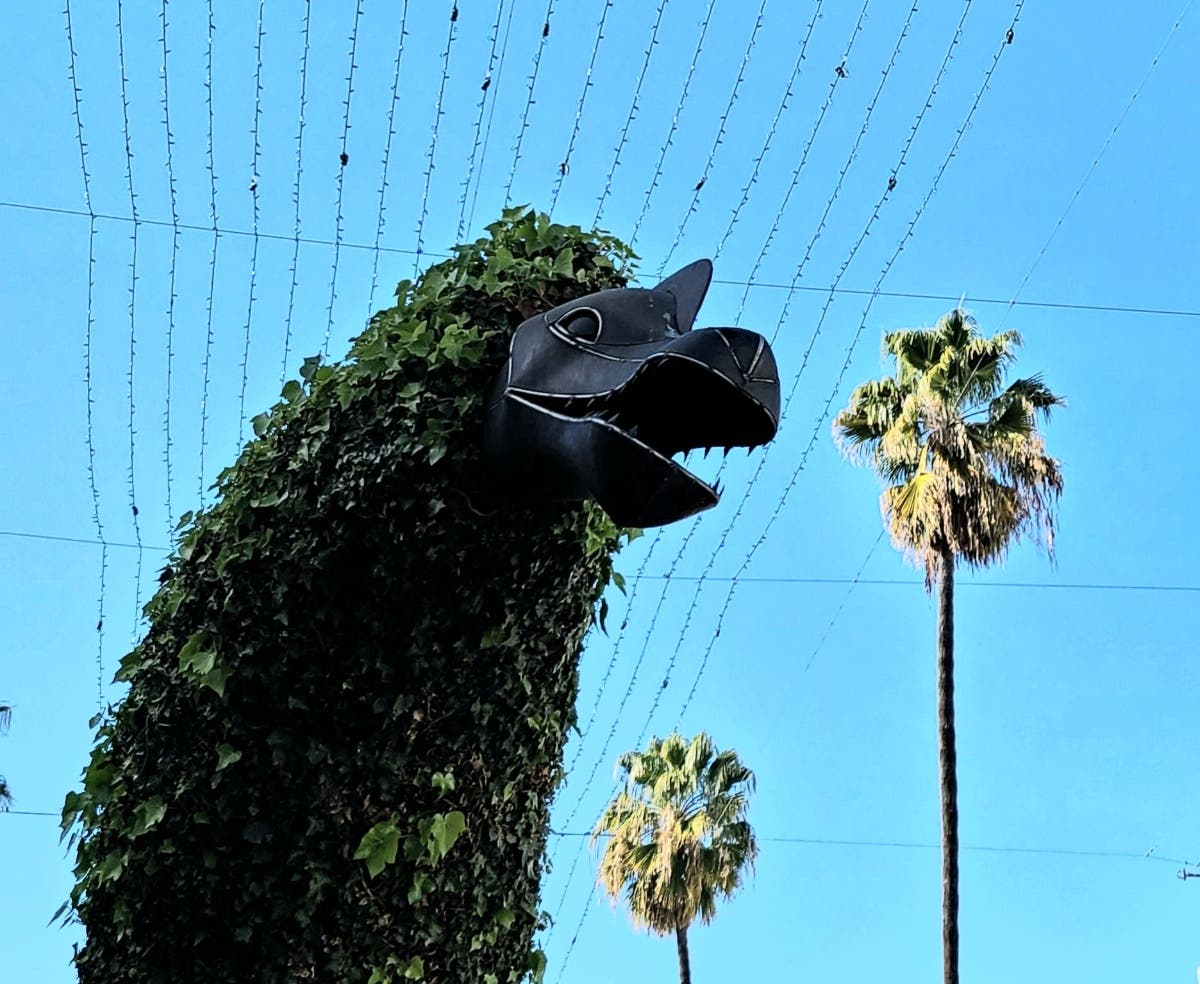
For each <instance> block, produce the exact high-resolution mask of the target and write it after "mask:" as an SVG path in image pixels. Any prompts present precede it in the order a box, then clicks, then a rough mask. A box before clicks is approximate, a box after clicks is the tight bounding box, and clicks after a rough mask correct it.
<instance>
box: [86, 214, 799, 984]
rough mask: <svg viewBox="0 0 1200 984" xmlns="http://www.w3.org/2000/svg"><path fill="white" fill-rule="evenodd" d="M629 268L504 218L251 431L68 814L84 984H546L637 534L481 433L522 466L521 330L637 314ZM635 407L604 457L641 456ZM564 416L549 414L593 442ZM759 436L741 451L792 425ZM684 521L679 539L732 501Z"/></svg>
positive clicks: (162, 590) (164, 598)
mask: <svg viewBox="0 0 1200 984" xmlns="http://www.w3.org/2000/svg"><path fill="white" fill-rule="evenodd" d="M631 260H632V254H631V252H630V251H629V250H628V249H627V248H626V247H625V246H623V245H622V244H621V243H619V242H618V241H617V240H615V239H613V238H611V237H609V236H607V235H604V234H599V233H584V232H583V231H582V230H581V229H580V228H579V227H577V226H564V225H558V224H553V223H551V222H550V221H549V220H548V219H547V218H546V217H545V216H543V215H537V214H534V213H533V212H531V211H529V210H527V209H524V208H516V209H508V210H506V211H505V212H504V215H503V217H502V219H501V220H500V221H498V222H496V223H494V224H493V225H491V226H489V227H488V236H487V237H485V238H483V239H480V240H478V241H477V242H474V243H471V244H468V245H464V246H459V247H457V248H456V249H455V250H454V252H453V255H452V257H451V258H450V259H448V260H446V261H444V262H442V263H439V264H436V265H435V266H433V267H431V268H430V269H429V270H427V271H426V272H425V273H424V275H423V276H422V277H421V278H420V279H419V280H418V281H417V282H415V283H413V282H409V281H404V282H402V283H401V284H400V285H399V287H398V288H397V292H396V293H397V298H398V303H397V305H396V306H395V307H392V308H389V309H387V310H384V311H381V312H380V313H378V314H377V315H375V316H374V318H372V320H371V323H370V325H369V326H368V327H367V329H366V330H365V331H364V332H363V333H362V334H361V335H360V336H359V337H358V338H357V339H356V340H355V341H354V342H353V345H352V347H351V349H350V353H349V356H348V357H347V359H346V360H344V361H343V362H340V363H337V364H323V363H322V362H321V360H319V359H315V358H314V359H308V360H306V361H305V363H304V367H303V369H302V370H301V377H302V381H292V382H289V383H287V385H286V386H284V388H283V394H282V401H281V402H280V403H278V404H277V405H276V406H275V407H273V408H272V409H271V410H270V411H269V412H267V413H264V414H262V415H260V416H258V417H256V418H255V419H254V421H253V426H254V432H255V435H256V438H255V440H253V441H251V442H250V443H248V444H247V445H246V447H245V448H244V450H243V451H242V453H241V455H240V457H239V459H238V460H237V462H236V463H235V464H234V465H233V466H232V467H230V468H228V469H227V470H226V471H224V472H223V473H222V474H221V475H220V476H219V478H218V480H217V489H218V492H219V501H218V502H217V504H216V505H214V506H213V507H212V508H211V509H209V510H207V511H205V512H202V513H199V514H197V515H194V516H193V515H186V516H184V517H183V519H182V521H181V523H180V530H181V531H182V532H181V538H180V540H179V542H178V546H177V548H176V550H175V553H174V554H173V555H172V557H171V558H170V561H169V563H168V565H167V567H166V569H165V570H164V571H163V572H162V575H161V584H160V586H159V589H158V591H157V593H156V594H155V595H154V597H153V598H152V599H151V601H150V602H149V604H148V605H147V606H146V615H147V617H148V619H149V630H148V632H147V634H146V637H145V638H144V640H143V641H142V642H141V643H140V644H139V645H138V646H137V647H136V648H135V649H134V650H133V651H132V652H131V653H130V654H129V655H128V656H126V657H125V658H124V659H123V660H122V661H121V665H120V669H119V671H118V673H117V679H118V680H120V681H123V682H125V683H127V684H128V685H129V690H128V693H127V695H126V696H125V698H124V699H123V700H122V701H121V702H120V703H119V705H118V706H117V707H116V708H115V709H111V710H110V712H109V713H108V714H106V715H105V716H103V718H102V719H100V720H99V721H98V724H99V729H98V737H97V742H96V745H95V748H94V750H93V752H92V756H91V761H90V764H89V765H88V767H87V768H86V769H85V771H84V775H83V784H82V788H81V789H80V790H78V791H76V792H72V793H70V794H69V795H68V797H67V800H66V804H65V807H64V811H63V829H64V836H66V835H67V834H69V835H70V836H71V837H72V839H73V840H77V865H76V869H75V873H76V878H77V880H76V885H75V888H74V890H73V892H72V894H71V898H70V900H69V903H68V904H69V906H70V907H71V911H72V912H73V913H74V914H75V915H77V916H78V918H79V919H80V920H81V921H82V922H83V924H84V926H85V927H86V930H87V939H86V942H85V943H84V945H83V946H82V948H81V949H80V950H79V951H78V952H77V954H76V958H75V963H76V966H77V969H78V972H79V977H80V980H81V981H82V982H83V984H122V982H129V984H150V982H160V981H162V982H165V981H180V980H186V981H253V982H256V984H275V982H296V981H336V982H362V984H367V982H370V984H381V982H387V981H400V980H413V979H425V980H431V981H448V982H449V981H454V982H458V981H462V982H488V981H494V982H504V981H515V980H519V979H521V978H522V977H524V976H525V975H527V974H532V975H533V976H534V977H535V978H539V977H540V972H541V969H542V968H543V967H544V958H543V957H542V956H541V954H540V953H538V952H537V951H535V950H534V949H533V948H532V939H533V933H534V930H535V928H536V926H537V924H538V920H539V905H538V883H539V878H540V875H541V873H542V868H543V856H544V849H545V840H546V834H547V826H548V804H549V801H550V798H551V796H552V794H553V792H554V789H555V787H556V785H557V784H558V782H559V780H560V778H561V775H562V748H563V744H564V741H565V738H566V733H567V729H568V728H570V727H571V726H572V724H573V723H574V703H575V697H576V691H577V687H578V671H577V660H578V656H579V652H580V649H581V646H582V641H583V637H584V634H585V632H586V631H587V629H588V627H589V625H590V624H591V622H592V620H593V618H594V613H595V611H596V606H597V603H598V602H600V596H601V593H602V592H603V590H604V588H605V586H606V585H607V584H608V582H609V579H610V577H611V576H612V560H611V557H612V554H613V552H614V551H615V550H616V549H617V548H618V546H619V544H620V542H621V540H622V539H623V538H624V537H626V536H632V535H635V534H634V532H633V531H631V530H622V529H620V528H619V527H617V526H616V525H615V524H614V523H613V522H612V521H611V520H610V519H609V518H608V516H607V515H606V514H605V512H604V511H603V510H602V509H600V508H599V507H598V506H596V505H594V504H584V503H583V502H581V501H579V500H580V499H581V497H582V495H584V494H586V491H587V490H581V489H580V488H577V487H574V486H572V487H571V488H563V489H559V490H557V493H556V492H555V490H553V489H546V488H541V489H537V488H531V489H527V490H525V491H519V490H517V485H516V483H515V481H514V479H515V477H516V476H513V475H510V476H509V477H508V479H507V480H502V478H498V477H497V476H502V475H503V469H499V468H495V467H493V468H488V467H486V466H485V465H484V463H483V461H482V460H481V459H482V452H481V448H482V444H483V433H484V419H485V412H487V411H488V409H489V407H490V408H491V411H492V413H491V414H489V425H488V426H489V428H491V431H489V432H490V433H491V432H494V431H495V428H496V426H499V431H498V432H497V433H498V435H499V436H498V437H497V438H496V440H497V441H498V442H499V446H500V447H501V448H503V446H504V443H505V441H510V440H512V438H511V433H510V432H509V431H508V427H509V426H510V424H511V422H510V423H508V424H506V423H505V422H504V421H500V423H499V425H496V424H494V422H493V418H494V416H495V415H496V414H499V416H501V417H503V416H504V411H503V410H502V409H501V408H502V407H503V405H504V404H505V401H506V400H507V399H508V397H509V395H511V391H512V390H513V388H514V387H513V386H512V379H513V372H514V368H513V367H514V364H515V363H516V362H521V359H522V357H521V355H520V353H519V352H518V351H517V348H516V345H515V343H514V342H513V341H512V340H513V338H514V333H516V334H520V333H519V332H517V329H518V326H521V325H522V323H525V324H531V323H534V324H538V323H540V324H542V325H543V327H547V328H552V329H553V330H554V331H558V332H561V328H560V327H558V323H557V321H552V322H545V321H543V322H538V321H537V315H538V312H543V311H546V310H548V309H558V310H560V311H561V310H565V309H564V308H562V305H564V304H565V305H567V308H570V304H569V302H572V301H575V300H576V299H578V298H580V297H581V296H583V295H591V294H594V292H596V291H602V290H605V289H610V288H620V287H623V286H624V284H625V282H626V277H627V275H628V271H629V264H630V262H631ZM703 279H704V285H703V286H705V287H706V286H707V275H705V276H704V277H703ZM630 293H637V294H645V295H647V299H648V302H649V303H650V304H651V307H653V306H654V304H655V303H657V304H659V308H660V309H661V307H662V303H661V302H662V300H663V297H664V295H662V294H661V293H660V294H654V295H653V296H650V295H651V294H652V292H650V291H643V292H630ZM702 295H703V290H702V289H701V291H700V296H702ZM601 296H602V298H603V297H607V298H609V300H610V301H611V299H612V298H613V297H614V296H615V295H613V294H608V295H601ZM667 297H668V300H669V299H670V295H667ZM656 298H657V301H656V300H655V299H656ZM608 303H609V301H604V300H602V301H599V302H596V304H598V306H599V308H604V307H605V306H606V305H607V304H608ZM618 306H619V305H618ZM696 306H698V300H697V301H696ZM589 310H592V311H593V313H595V314H596V316H597V318H599V317H601V314H600V313H599V310H598V308H597V307H592V308H589ZM694 313H695V311H694V309H692V310H690V311H689V312H688V313H687V314H686V320H687V322H688V323H687V325H683V326H678V325H677V326H674V328H673V330H672V334H674V335H677V334H679V332H680V331H681V330H686V329H687V328H690V321H691V317H692V316H694ZM661 315H662V311H661V310H659V311H658V313H657V314H656V317H658V318H659V319H660V320H661ZM617 320H619V319H617ZM669 327H670V326H669ZM755 337H757V336H755ZM575 341H576V342H578V341H579V339H576V340H575ZM583 341H584V343H585V344H586V343H587V341H588V340H587V339H584V340H583ZM725 344H726V347H727V348H728V347H729V343H728V341H727V340H726V342H725ZM660 347H661V346H660ZM729 350H730V352H733V351H734V348H729ZM611 358H616V357H611ZM676 361H678V360H676ZM693 361H696V360H695V359H693ZM673 364H674V363H672V365H673ZM664 365H665V363H664ZM763 365H764V366H766V365H767V363H766V362H764V363H763ZM770 365H771V366H772V367H773V363H770ZM502 366H503V367H504V372H502V373H501V374H500V377H499V378H498V380H497V382H496V384H495V388H494V389H493V395H492V397H491V399H488V398H487V394H488V391H489V384H492V382H493V380H494V379H497V372H498V370H499V369H500V368H501V367H502ZM518 369H519V367H518ZM666 375H667V376H669V377H670V378H671V379H674V378H675V377H674V375H673V374H672V372H670V371H668V373H667V374H666ZM760 375H762V373H760ZM763 378H764V380H765V376H764V377H763ZM627 381H628V380H627ZM756 385H759V386H760V388H761V387H763V386H766V388H767V389H768V390H769V388H770V385H769V381H767V382H760V383H758V384H756ZM639 387H640V388H641V389H644V388H645V387H644V385H643V384H641V383H639V386H638V387H633V386H632V384H630V385H629V386H626V387H625V390H624V392H632V391H633V390H634V389H638V388H639ZM515 388H516V389H517V390H520V386H517V387H515ZM777 395H778V394H777V385H776V390H775V399H776V400H777ZM516 396H517V398H518V399H520V398H522V397H521V396H520V393H517V394H516ZM526 396H528V393H526ZM768 396H769V394H768ZM530 399H532V397H530ZM543 402H545V401H544V400H543ZM593 402H594V401H593ZM768 402H769V399H768ZM618 403H620V400H614V401H611V402H610V404H607V405H605V406H603V407H600V408H599V411H598V412H597V414H596V418H597V420H599V418H600V417H603V418H604V420H603V422H602V423H597V424H596V426H597V428H599V430H600V431H604V432H605V433H607V432H608V431H609V430H613V429H618V430H619V429H620V428H619V427H617V425H616V424H615V423H614V422H613V420H614V419H615V415H616V413H617V409H616V406H617V404H618ZM645 403H646V401H645V400H644V399H641V400H640V403H639V406H641V404H645ZM593 409H596V408H595V407H593ZM775 410H776V412H777V403H776V404H775ZM569 411H570V408H568V407H567V406H566V404H562V405H558V406H557V409H555V410H552V411H551V416H552V417H555V418H556V419H558V420H559V421H560V422H564V421H565V424H564V426H566V425H569V427H568V429H570V430H571V432H572V433H574V434H579V433H581V432H582V431H583V430H587V429H588V428H589V427H590V424H589V425H587V426H583V423H584V419H585V418H587V419H591V418H589V417H588V415H587V414H586V413H584V414H581V415H579V416H576V417H572V416H571V413H570V412H569ZM600 411H603V412H600ZM647 412H648V411H647V409H646V408H645V407H642V409H639V410H638V414H640V415H643V416H644V415H645V414H646V413H647ZM635 416H637V414H635ZM760 416H761V415H760ZM767 416H768V417H769V416H770V414H769V413H768V414H767ZM756 419H758V418H756ZM635 424H636V421H635ZM576 425H580V426H576ZM516 426H518V427H520V423H519V422H517V424H516ZM659 430H660V432H661V433H660V435H659V439H658V441H657V445H658V446H656V447H655V448H650V447H649V446H648V445H646V444H643V443H641V442H638V441H636V439H633V438H630V440H631V441H633V443H635V444H639V445H640V446H641V447H642V448H644V449H646V451H647V453H649V454H651V455H653V456H657V458H662V459H663V460H666V461H667V462H668V464H671V463H670V462H669V454H670V453H671V451H672V450H673V449H672V448H668V447H666V446H665V445H667V444H671V443H678V441H677V440H676V438H674V437H668V436H667V435H666V431H663V429H662V428H661V427H660V428H659ZM702 430H703V427H701V428H700V431H702ZM751 430H752V431H753V433H752V434H750V436H749V437H748V439H747V440H745V441H739V442H738V443H758V442H760V441H762V440H766V439H767V438H769V436H770V433H773V430H774V419H773V418H772V419H771V420H770V421H769V426H767V427H765V428H764V426H761V425H756V426H755V427H754V428H751ZM692 431H695V433H696V434H700V431H696V430H695V428H692V430H689V431H688V433H687V437H686V439H685V441H684V443H685V444H686V445H687V446H688V447H690V446H694V445H692V444H691V443H688V442H690V441H691V440H692V438H693V436H694V435H693V433H692ZM506 434H508V435H509V436H505V435H506ZM700 436H701V437H702V438H703V437H704V436H705V435H703V434H700ZM731 436H736V435H731ZM493 443H495V442H493ZM516 443H517V444H518V445H520V444H521V440H520V439H519V437H518V439H517V442H516ZM700 443H705V442H704V441H703V440H701V441H700ZM707 443H718V442H716V441H708V442H707ZM681 447H682V445H681ZM517 450H518V451H519V450H520V449H519V448H518V449H517ZM524 451H525V452H526V453H532V452H531V449H530V448H529V447H524ZM514 453H516V452H514ZM535 457H536V454H535ZM539 460H541V459H539ZM543 464H544V462H543ZM539 467H541V466H539ZM660 467H661V466H660ZM672 468H678V470H679V471H682V468H679V466H675V465H672ZM518 470H520V469H518ZM551 470H552V469H551ZM537 471H538V468H537V467H532V466H531V474H533V473H536V472H537ZM684 474H686V473H684ZM543 477H544V476H543ZM673 480H675V481H678V479H673ZM697 481H698V480H697ZM534 484H535V485H536V484H537V483H534ZM701 484H702V483H701ZM705 488H707V486H705ZM711 491H712V490H710V492H711ZM554 494H558V495H560V496H563V497H564V498H560V499H555V498H554V497H553V495H554ZM693 499H694V500H695V501H694V502H690V503H689V504H688V505H687V506H686V509H685V511H686V510H694V508H701V507H703V506H704V505H708V504H711V501H715V493H713V495H712V496H709V497H708V498H705V497H704V496H703V495H700V494H699V493H697V492H695V491H693ZM702 499H703V500H704V501H700V500H702ZM709 500H711V501H709ZM696 503H699V504H696ZM636 512H637V510H636V509H635V510H633V511H631V512H629V511H627V516H631V517H634V518H636ZM623 521H627V519H625V520H623ZM602 615H603V612H602V611H601V617H602Z"/></svg>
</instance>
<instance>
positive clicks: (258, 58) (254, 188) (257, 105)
mask: <svg viewBox="0 0 1200 984" xmlns="http://www.w3.org/2000/svg"><path fill="white" fill-rule="evenodd" d="M263 5H264V0H258V17H257V27H258V33H257V36H256V37H255V41H254V125H253V126H252V127H251V129H250V139H251V141H252V142H253V145H254V154H253V156H252V157H251V159H250V201H251V206H252V208H253V217H252V219H251V223H252V225H251V235H252V237H253V239H252V245H251V247H250V291H249V299H248V300H247V301H246V329H245V341H244V343H243V345H242V386H241V389H240V390H239V392H238V420H239V421H240V426H239V428H238V434H237V447H236V449H235V450H240V449H241V447H242V443H243V442H244V441H245V439H246V385H247V380H248V379H249V375H250V326H251V324H252V323H253V321H254V287H255V283H256V279H257V276H258V155H259V153H260V152H261V149H262V148H261V146H260V145H259V142H258V123H259V119H260V118H261V117H262V42H263Z"/></svg>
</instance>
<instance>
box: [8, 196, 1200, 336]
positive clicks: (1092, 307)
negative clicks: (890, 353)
mask: <svg viewBox="0 0 1200 984" xmlns="http://www.w3.org/2000/svg"><path fill="white" fill-rule="evenodd" d="M0 208H14V209H22V210H27V211H33V212H46V213H49V214H52V215H73V216H78V217H79V218H83V219H86V218H89V216H90V215H91V214H92V213H89V212H87V211H86V210H85V209H76V208H62V207H59V206H50V205H34V204H31V203H28V202H4V201H0ZM94 217H95V218H96V219H97V220H99V221H102V222H125V223H128V222H131V221H132V220H131V219H130V218H129V216H127V215H114V214H112V213H107V212H96V213H94ZM138 221H139V223H140V224H141V225H143V226H161V227H163V228H168V229H169V228H171V225H172V223H171V222H170V221H169V220H167V219H148V218H145V217H144V216H143V217H140V218H139V219H138ZM469 224H470V223H469V222H468V225H469ZM179 228H180V229H181V230H183V231H187V232H212V231H213V230H212V226H211V225H196V224H194V223H188V222H180V223H179ZM217 232H218V233H219V234H220V235H221V236H236V237H242V238H247V239H248V238H250V236H251V232H250V230H248V229H234V228H229V227H226V226H219V227H218V229H217ZM259 237H260V238H262V239H267V240H275V241H280V242H287V243H291V242H293V239H294V237H293V236H292V235H288V234H283V233H270V232H263V231H261V230H260V231H259ZM299 241H300V242H301V243H303V244H304V245H308V246H332V245H334V241H333V240H332V239H321V238H319V237H313V236H301V237H300V240H299ZM341 245H342V249H361V250H368V251H373V250H374V249H375V246H374V245H373V244H372V243H356V242H352V241H347V240H343V241H342V244H341ZM379 251H380V252H381V253H388V254H397V255H403V256H414V255H416V250H414V249H408V248H406V247H401V246H383V245H381V246H380V247H379ZM423 255H425V256H437V257H441V258H446V257H449V256H450V255H451V254H449V253H445V252H437V251H434V250H425V251H424V254H423ZM712 282H713V283H714V284H719V285H721V286H725V287H751V288H755V289H762V290H791V289H793V288H792V287H791V285H789V284H780V283H775V282H773V281H769V280H732V279H728V278H713V281H712ZM794 289H795V290H796V291H811V292H816V293H826V292H828V291H830V290H832V291H833V292H834V293H836V294H848V295H858V296H861V297H870V296H872V295H874V296H877V297H895V298H901V299H905V300H918V301H951V302H953V301H958V300H961V299H962V294H933V293H927V292H918V291H904V290H883V289H880V290H877V291H876V290H868V289H866V288H861V287H842V286H837V287H828V286H814V285H810V284H796V286H795V288H794ZM971 300H972V303H975V304H1005V305H1007V304H1009V303H1011V300H1010V298H1008V297H984V296H980V297H974V296H973V297H972V299H971ZM1015 306H1016V307H1030V308H1047V309H1051V310H1057V311H1095V312H1099V313H1101V314H1143V315H1150V316H1155V317H1166V318H1200V309H1196V310H1191V309H1188V308H1163V307H1152V306H1150V305H1147V304H1082V303H1074V302H1069V301H1022V300H1018V301H1016V302H1015Z"/></svg>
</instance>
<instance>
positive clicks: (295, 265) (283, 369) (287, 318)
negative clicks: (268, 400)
mask: <svg viewBox="0 0 1200 984" xmlns="http://www.w3.org/2000/svg"><path fill="white" fill-rule="evenodd" d="M311 33H312V0H304V24H303V27H302V28H301V38H302V41H301V45H302V47H301V49H300V106H299V111H298V113H297V118H298V119H299V126H298V127H297V130H296V180H295V181H294V182H293V184H292V206H293V208H294V210H295V216H294V219H293V223H294V224H293V230H294V235H293V236H292V237H291V239H292V263H291V267H290V268H289V271H288V272H289V274H290V282H289V284H288V300H287V314H285V315H284V318H283V361H282V362H281V363H280V366H279V382H280V383H281V384H282V383H283V381H284V380H285V379H287V366H288V358H289V356H290V354H291V347H292V315H293V314H294V313H295V310H296V288H297V287H298V286H299V283H298V281H299V278H298V276H297V272H298V270H299V267H300V243H301V238H300V181H301V176H302V175H303V174H304V120H305V115H306V113H307V111H308V50H309V39H310V36H311ZM253 180H254V185H255V186H257V182H258V178H257V176H255V177H254V179H253ZM255 190H257V187H255ZM380 221H382V216H381V219H380ZM263 238H264V239H265V238H274V237H268V236H266V235H264V236H263ZM278 238H280V239H282V238H284V237H282V236H280V237H278ZM326 245H329V246H332V245H333V243H327V244H326ZM371 286H372V290H374V280H372V284H371Z"/></svg>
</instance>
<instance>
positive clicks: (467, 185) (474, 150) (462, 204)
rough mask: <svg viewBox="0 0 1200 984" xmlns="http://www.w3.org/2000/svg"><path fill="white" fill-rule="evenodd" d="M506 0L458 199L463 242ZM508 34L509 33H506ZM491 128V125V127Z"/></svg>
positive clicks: (495, 28) (498, 11) (494, 33)
mask: <svg viewBox="0 0 1200 984" xmlns="http://www.w3.org/2000/svg"><path fill="white" fill-rule="evenodd" d="M505 2H506V0H500V2H499V3H497V4H496V20H495V22H494V23H493V24H492V31H491V38H490V40H491V50H490V51H489V52H488V63H487V74H486V75H484V77H483V82H481V83H480V86H479V88H480V91H481V94H480V97H479V105H478V106H477V107H476V110H477V112H476V115H475V128H474V136H473V138H472V140H471V153H470V154H469V155H468V156H467V176H466V178H465V179H464V180H463V183H462V194H461V195H460V196H459V199H458V226H457V235H456V237H455V238H456V241H457V242H462V239H463V233H464V232H465V231H466V218H467V195H468V193H469V192H470V190H471V182H472V180H473V179H474V177H475V161H476V158H477V157H479V150H480V147H481V146H482V145H483V116H484V110H485V109H486V108H487V98H488V92H489V91H491V89H492V70H493V69H494V68H495V65H496V54H497V52H496V48H497V45H498V44H499V41H500V21H501V20H502V19H503V18H504V4H505ZM515 9H516V4H515V3H514V4H513V6H512V7H510V8H509V11H508V23H509V25H511V24H512V12H513V10H515ZM506 36H507V35H506ZM498 83H499V80H498V79H497V89H498V88H499V84H498ZM495 105H496V97H495V94H494V93H493V96H492V108H493V110H494V109H495ZM489 130H490V127H489Z"/></svg>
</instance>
